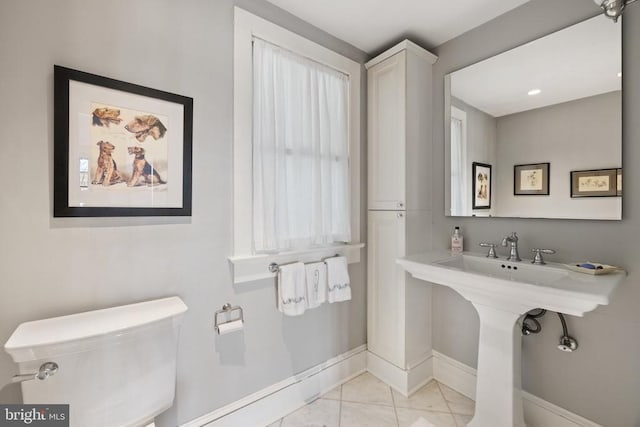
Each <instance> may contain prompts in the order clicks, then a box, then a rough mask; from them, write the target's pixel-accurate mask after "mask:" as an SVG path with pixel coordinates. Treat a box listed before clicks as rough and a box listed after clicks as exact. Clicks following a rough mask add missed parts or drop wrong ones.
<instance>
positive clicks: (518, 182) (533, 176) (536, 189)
mask: <svg viewBox="0 0 640 427" xmlns="http://www.w3.org/2000/svg"><path fill="white" fill-rule="evenodd" d="M550 166H551V165H550V164H549V163H531V164H527V165H515V166H514V167H513V195H514V196H548V195H549V168H550Z"/></svg>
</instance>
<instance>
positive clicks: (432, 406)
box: [393, 381, 449, 412]
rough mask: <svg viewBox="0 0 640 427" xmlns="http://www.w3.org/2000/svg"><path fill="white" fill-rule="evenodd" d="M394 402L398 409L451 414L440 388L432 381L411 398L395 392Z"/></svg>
mask: <svg viewBox="0 0 640 427" xmlns="http://www.w3.org/2000/svg"><path fill="white" fill-rule="evenodd" d="M393 400H394V402H395V404H396V407H398V408H412V409H423V410H428V411H440V412H449V407H448V406H447V402H446V401H445V399H444V396H443V395H442V393H441V392H440V387H438V383H437V382H435V381H431V382H430V383H428V384H427V385H425V386H424V387H422V388H421V389H420V390H418V391H416V392H415V393H413V394H412V395H411V396H409V397H404V396H403V395H401V394H400V393H398V392H397V391H395V390H394V391H393Z"/></svg>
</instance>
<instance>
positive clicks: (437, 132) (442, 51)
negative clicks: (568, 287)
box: [433, 0, 640, 427]
mask: <svg viewBox="0 0 640 427" xmlns="http://www.w3.org/2000/svg"><path fill="white" fill-rule="evenodd" d="M597 13H598V9H597V7H596V6H595V4H593V2H591V1H586V0H564V1H561V2H559V1H556V0H532V1H530V2H529V3H527V4H525V5H523V6H521V7H519V8H518V9H515V10H513V11H511V12H509V13H507V14H505V15H503V16H501V17H498V18H497V19H495V20H493V21H491V22H489V23H487V24H485V25H482V26H480V27H478V28H476V29H474V30H472V31H470V32H468V33H466V34H464V35H462V36H460V37H458V38H456V39H454V40H451V41H449V42H447V43H445V44H443V45H441V46H439V47H438V48H437V49H435V53H436V54H437V55H438V56H439V58H440V59H439V60H438V62H437V63H436V64H435V69H434V118H433V119H434V120H433V122H434V158H433V173H434V176H433V189H434V193H435V196H434V230H433V241H434V248H436V249H437V248H448V247H449V244H450V240H449V239H450V236H451V232H452V230H453V227H454V226H455V225H460V226H461V227H462V231H463V233H464V236H465V247H466V249H467V250H476V248H477V245H478V243H479V242H481V241H488V242H491V241H493V242H499V239H501V238H502V237H503V236H505V235H507V233H508V232H511V231H517V232H518V234H519V235H520V237H521V239H520V242H521V248H522V249H521V253H525V254H526V253H529V251H530V250H531V248H533V247H545V248H554V249H557V250H558V254H557V255H555V256H549V259H550V260H554V261H567V262H568V261H571V260H580V259H593V260H601V261H602V262H606V263H611V264H616V265H622V266H624V267H625V268H626V269H627V271H628V272H629V276H628V279H627V280H626V282H625V283H623V284H622V285H621V287H620V289H619V290H618V291H617V292H616V294H615V295H614V296H613V299H612V301H611V304H610V305H609V306H606V307H600V308H598V309H597V310H596V311H594V312H592V313H590V314H587V315H586V316H585V317H583V318H577V317H570V318H569V319H568V325H569V329H570V332H571V334H572V335H573V336H574V337H576V338H577V339H578V340H579V342H580V348H579V349H578V351H577V352H575V353H562V352H560V351H559V350H557V349H556V344H557V343H558V338H559V336H560V335H561V329H560V323H559V321H558V318H557V316H556V317H554V316H553V315H547V316H546V317H545V318H544V321H543V326H544V330H543V332H542V333H541V334H539V335H535V336H531V337H526V338H524V340H523V341H524V344H523V383H524V384H523V385H524V389H525V390H527V391H529V392H531V393H533V394H535V395H537V396H540V397H541V398H543V399H545V400H548V401H549V402H552V403H554V404H556V405H559V406H561V407H564V408H566V409H568V410H570V411H573V412H575V413H578V414H580V415H582V416H584V417H587V418H589V419H591V420H593V421H596V422H598V423H600V424H602V425H605V426H607V427H630V426H634V427H638V426H640V407H639V406H638V396H639V395H640V369H638V367H639V363H640V362H639V361H640V340H639V339H638V329H640V319H639V318H638V312H639V311H640V305H639V304H640V283H639V281H640V271H639V270H638V269H637V268H636V267H637V266H638V264H639V261H640V245H638V236H639V235H640V234H639V231H640V189H638V186H637V185H636V183H638V182H640V168H637V167H635V165H637V164H638V163H639V162H640V145H639V144H637V141H638V140H640V122H639V121H638V120H635V115H636V114H637V113H636V112H637V111H640V81H638V79H636V78H634V76H638V75H640V56H639V55H638V52H639V51H640V7H638V5H636V4H632V5H630V6H629V8H628V9H627V10H626V11H625V16H624V22H623V56H624V64H623V76H625V79H624V82H623V85H624V90H623V91H624V95H623V118H624V119H626V120H624V123H623V131H622V134H623V148H622V153H623V166H626V169H625V198H624V204H623V220H622V221H620V222H611V221H587V220H533V219H507V218H504V219H501V218H448V217H445V216H444V164H443V163H444V162H443V159H444V158H445V156H444V131H443V129H444V127H443V126H442V125H438V123H441V124H442V123H443V122H444V109H443V105H444V85H443V82H444V75H445V74H447V73H450V72H452V71H454V70H457V69H459V68H461V67H464V66H467V65H470V64H473V63H475V62H478V61H480V60H483V59H485V58H488V57H490V56H493V55H495V54H498V53H500V52H503V51H505V50H508V49H511V48H513V47H516V46H518V45H520V44H523V43H526V42H529V41H531V40H533V39H535V38H538V37H540V36H543V35H545V34H548V33H550V32H553V31H556V30H559V29H561V28H564V27H566V26H568V25H572V24H575V23H577V22H579V21H581V20H583V19H586V18H589V17H591V16H594V15H596V14H597ZM612 25H613V24H612ZM629 77H631V78H629ZM501 255H502V256H504V251H503V252H502V253H501ZM433 307H434V332H433V338H434V348H435V349H436V350H438V351H440V352H442V353H444V354H447V355H449V356H451V357H453V358H455V359H457V360H459V361H461V362H463V363H466V364H468V365H472V366H475V365H476V359H477V344H478V328H477V324H478V320H477V315H476V313H475V312H474V309H473V307H472V306H471V304H470V303H468V302H467V301H465V300H464V299H462V298H461V297H460V296H459V295H457V294H456V293H454V292H453V291H449V290H447V289H446V288H444V287H441V286H434V301H433ZM474 326H475V327H474Z"/></svg>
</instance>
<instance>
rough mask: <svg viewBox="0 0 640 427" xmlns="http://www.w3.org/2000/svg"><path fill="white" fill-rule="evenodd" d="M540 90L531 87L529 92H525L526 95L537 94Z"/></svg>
mask: <svg viewBox="0 0 640 427" xmlns="http://www.w3.org/2000/svg"><path fill="white" fill-rule="evenodd" d="M540 92H542V91H541V90H540V89H531V90H530V91H529V92H527V95H529V96H534V95H539V94H540Z"/></svg>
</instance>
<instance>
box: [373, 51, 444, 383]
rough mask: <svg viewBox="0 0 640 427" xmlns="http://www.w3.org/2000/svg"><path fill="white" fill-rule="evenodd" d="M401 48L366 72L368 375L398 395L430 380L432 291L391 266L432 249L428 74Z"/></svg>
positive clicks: (427, 62)
mask: <svg viewBox="0 0 640 427" xmlns="http://www.w3.org/2000/svg"><path fill="white" fill-rule="evenodd" d="M436 59H437V57H436V56H434V55H432V54H431V53H429V52H428V51H426V50H424V49H422V48H421V47H419V46H417V45H416V44H414V43H412V42H410V41H408V40H405V41H403V42H401V43H399V44H398V45H396V46H394V47H393V48H391V49H389V50H388V51H386V52H384V53H382V54H381V55H379V56H378V57H376V58H374V59H372V60H371V61H369V62H368V63H367V64H366V67H367V70H368V155H369V159H368V163H369V167H368V171H369V175H368V209H369V211H368V243H367V247H368V255H367V257H368V284H367V291H368V306H367V313H368V319H367V325H368V327H367V331H368V333H367V334H368V337H367V341H368V352H369V353H368V368H369V370H370V371H371V372H373V373H374V374H375V375H376V376H378V377H380V378H381V379H383V380H385V381H386V382H387V383H389V384H390V385H391V386H393V387H394V388H395V389H397V390H398V391H400V392H402V393H403V394H409V393H411V392H412V391H413V390H415V389H416V388H418V387H419V386H420V385H421V384H422V383H424V382H425V381H427V380H429V379H430V378H431V376H432V372H431V363H430V362H431V361H430V360H429V359H430V357H431V285H428V284H426V283H425V282H421V281H417V280H415V279H413V278H411V277H409V276H408V275H407V274H406V273H405V271H404V270H403V269H402V268H400V267H399V266H398V265H397V264H396V259H397V258H399V257H402V256H404V255H406V254H409V253H416V252H423V251H426V250H429V249H430V248H431V162H432V160H431V151H432V141H431V139H432V136H431V126H432V119H431V102H432V100H431V90H432V89H431V75H432V72H431V67H432V65H433V63H434V62H435V61H436Z"/></svg>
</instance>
